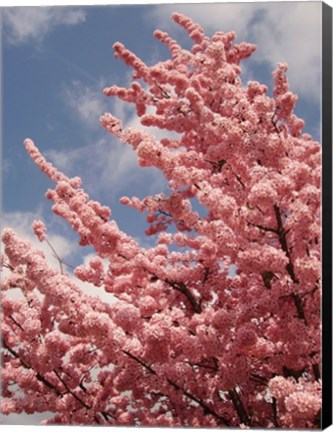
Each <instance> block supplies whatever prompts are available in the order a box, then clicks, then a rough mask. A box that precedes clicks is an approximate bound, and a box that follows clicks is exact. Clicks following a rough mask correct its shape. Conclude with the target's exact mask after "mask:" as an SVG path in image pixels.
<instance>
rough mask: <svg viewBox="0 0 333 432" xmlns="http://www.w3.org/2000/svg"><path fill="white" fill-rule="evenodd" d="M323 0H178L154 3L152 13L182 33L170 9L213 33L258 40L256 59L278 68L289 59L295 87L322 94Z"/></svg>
mask: <svg viewBox="0 0 333 432" xmlns="http://www.w3.org/2000/svg"><path fill="white" fill-rule="evenodd" d="M321 7H322V6H321V3H320V2H286V3H284V2H272V3H271V2H262V3H253V2H250V3H218V4H217V3H214V4H213V3H211V4H191V5H188V4H182V5H181V4H174V5H163V6H160V5H158V6H155V7H154V8H152V10H151V13H150V14H149V16H148V18H149V19H152V18H153V19H155V21H156V26H157V27H159V28H161V29H162V30H168V31H171V33H172V35H175V34H177V35H178V36H179V35H180V34H181V33H180V31H179V30H176V27H175V25H174V24H170V22H171V19H170V16H171V13H172V12H175V11H177V12H181V13H184V14H185V15H187V16H189V17H191V18H192V19H193V20H194V21H196V22H198V23H199V24H200V25H202V27H203V28H204V29H205V31H206V32H207V34H208V35H210V34H212V33H214V32H215V31H224V32H227V31H231V30H234V31H236V33H237V36H238V37H237V41H236V42H242V41H247V42H251V43H255V44H256V45H257V51H256V52H255V53H254V54H253V59H254V60H255V61H259V62H262V61H264V62H267V63H268V65H269V67H270V68H271V69H272V70H273V69H275V67H276V64H277V63H278V62H287V63H288V64H289V72H288V77H289V79H290V82H291V86H292V90H293V91H294V92H296V93H298V94H299V95H301V96H302V97H306V98H309V99H312V98H315V99H316V100H317V101H318V100H319V97H320V94H321V90H320V75H321Z"/></svg>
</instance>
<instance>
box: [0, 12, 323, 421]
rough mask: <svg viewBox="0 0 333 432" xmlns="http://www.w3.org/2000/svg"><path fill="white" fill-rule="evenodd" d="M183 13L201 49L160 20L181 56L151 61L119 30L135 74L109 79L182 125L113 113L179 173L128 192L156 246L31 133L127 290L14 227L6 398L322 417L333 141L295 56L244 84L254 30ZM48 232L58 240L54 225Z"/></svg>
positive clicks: (57, 406) (144, 106) (142, 411)
mask: <svg viewBox="0 0 333 432" xmlns="http://www.w3.org/2000/svg"><path fill="white" fill-rule="evenodd" d="M173 19H174V21H175V22H177V23H178V24H179V25H181V26H182V27H184V28H185V29H186V30H187V31H188V34H189V36H190V38H191V39H192V40H193V47H192V50H191V51H188V50H184V49H182V48H181V47H180V46H179V45H178V44H177V42H176V41H174V40H173V39H172V38H171V37H170V36H169V35H168V34H167V33H164V32H162V31H159V30H158V31H156V33H155V36H156V38H157V39H158V40H159V41H161V42H162V43H164V44H165V45H166V46H167V47H168V48H169V50H170V53H171V58H170V59H169V60H167V61H164V62H160V63H157V64H156V65H154V66H147V65H146V64H145V63H144V62H143V61H142V60H140V59H139V58H137V57H136V56H135V55H134V54H133V53H131V52H130V51H129V50H127V49H126V48H125V47H124V46H123V45H122V44H120V43H116V44H115V45H114V49H115V53H116V57H118V58H121V59H122V60H123V61H124V62H125V63H126V64H127V65H128V66H130V67H132V68H133V69H134V76H133V78H134V81H133V83H132V85H131V87H130V88H120V87H118V86H112V87H109V88H106V89H105V90H104V92H105V95H107V96H116V97H119V98H121V99H122V100H124V101H126V102H129V103H133V104H135V106H136V109H137V114H138V116H139V117H140V120H141V123H142V125H145V126H157V127H159V128H161V129H163V130H165V131H174V132H177V133H178V138H174V136H173V138H168V136H170V135H168V133H166V135H165V138H164V139H160V140H157V139H156V138H155V137H154V136H153V135H150V134H148V133H147V132H144V131H143V130H134V129H131V128H126V127H124V126H123V124H122V122H121V120H119V119H118V118H116V117H114V116H113V115H111V114H104V115H103V116H102V117H101V123H102V125H103V126H104V127H105V129H106V130H107V131H108V132H110V133H111V134H113V135H115V136H116V137H118V138H119V139H120V140H121V141H123V142H124V143H126V144H129V145H131V146H132V147H133V149H134V151H135V152H136V153H137V156H138V162H139V164H140V165H141V166H143V167H145V166H154V167H156V168H158V169H159V170H160V171H161V172H162V173H163V174H164V176H165V178H166V179H167V180H168V185H169V193H161V194H159V195H156V196H147V197H144V198H138V197H131V198H130V197H123V198H122V199H121V202H122V203H123V204H124V205H128V206H131V207H133V208H134V209H136V210H138V211H139V212H141V213H146V217H147V223H148V228H147V234H148V235H156V246H155V247H153V248H151V249H144V248H142V247H140V246H139V245H138V244H137V242H135V241H134V240H133V239H132V238H131V237H130V236H128V235H126V234H125V233H123V232H122V231H121V230H120V229H119V228H118V226H117V224H116V222H115V221H113V220H110V216H111V211H110V210H109V208H107V207H105V206H103V205H101V204H100V203H98V202H96V201H92V200H90V198H89V196H88V195H87V194H86V192H85V191H84V190H83V189H82V188H81V181H80V179H79V178H78V177H76V178H73V179H70V178H68V177H66V176H65V175H64V174H63V173H61V172H59V171H58V170H57V169H56V168H55V167H53V166H52V165H51V164H50V163H48V162H47V161H46V160H45V159H44V157H43V156H42V155H41V154H40V152H39V150H38V149H37V147H36V146H35V145H34V143H33V142H32V141H31V140H26V141H25V146H26V149H27V151H28V153H29V154H30V156H31V157H32V159H33V160H34V161H35V163H36V164H37V165H38V167H39V168H40V169H41V170H42V171H43V172H45V174H46V175H48V176H49V177H50V178H51V179H52V180H53V181H54V182H55V183H56V186H55V188H54V189H53V190H49V191H48V192H47V194H46V196H47V198H49V199H50V200H52V201H53V211H54V212H55V213H56V214H58V215H59V216H61V217H62V218H64V219H65V220H66V221H67V222H68V223H69V224H70V225H71V227H72V228H73V230H74V231H76V232H77V233H78V236H79V243H80V245H81V246H85V245H90V246H92V247H93V248H94V250H95V252H96V256H95V257H93V258H92V259H91V260H90V262H89V263H88V264H87V265H86V266H79V267H77V268H76V269H75V270H74V275H75V276H76V277H77V278H78V279H80V280H82V281H85V282H89V283H90V284H91V285H92V286H95V287H98V288H96V289H100V290H101V289H104V290H105V291H107V292H109V293H112V294H113V296H114V298H115V301H114V302H111V303H110V304H106V303H104V302H103V301H101V300H100V299H99V298H97V297H91V296H87V295H84V294H83V293H82V292H81V290H80V289H79V287H78V285H77V284H75V282H73V275H70V274H69V273H66V272H64V271H63V270H62V269H61V270H59V269H53V268H51V267H50V266H49V265H48V263H47V262H46V259H45V256H44V254H43V253H42V252H40V251H38V250H34V249H33V248H32V247H31V245H30V244H29V243H28V242H27V241H25V240H21V239H19V238H18V237H17V236H16V234H15V233H14V232H13V231H12V230H9V229H5V231H4V232H3V237H2V240H3V244H4V254H3V257H2V264H3V268H4V272H5V273H4V275H5V277H4V278H3V280H2V292H1V299H2V337H3V344H2V355H3V357H2V365H3V368H2V370H1V380H2V398H1V411H2V413H4V414H10V413H20V412H26V413H34V412H44V411H51V412H53V413H54V416H53V417H52V418H50V419H49V420H48V421H46V423H47V424H51V423H63V424H100V425H147V426H192V427H227V426H230V427H238V426H241V427H243V428H244V427H245V428H248V427H260V428H276V427H281V428H296V429H301V428H316V427H318V425H319V418H320V409H321V366H320V359H321V327H320V326H321V323H320V298H321V297H320V296H321V281H320V278H321V255H320V240H321V228H320V223H321V221H320V186H321V148H320V145H319V143H317V142H314V141H313V140H312V138H311V136H310V135H308V134H303V133H302V129H303V126H304V122H303V121H302V120H301V119H299V118H297V116H296V115H295V114H294V112H293V110H294V107H295V104H296V100H297V97H296V96H295V95H294V94H293V93H292V92H291V91H290V90H289V86H288V81H287V78H286V70H287V66H286V65H284V64H281V65H279V66H278V68H277V70H276V71H275V72H274V82H275V87H274V90H273V97H270V96H269V95H268V94H267V87H266V86H265V85H261V84H259V83H258V82H254V81H252V82H249V83H248V84H247V85H244V84H243V83H242V82H241V79H240V73H241V68H240V66H239V64H240V62H241V61H242V60H243V59H245V58H247V57H249V56H250V55H251V54H252V53H253V51H254V50H255V47H254V46H253V45H252V44H247V43H241V44H234V39H235V37H236V35H235V33H233V32H231V33H222V32H218V33H216V34H214V35H213V36H212V37H211V38H209V37H207V36H206V35H205V34H204V31H203V29H202V28H201V27H200V26H199V25H198V24H195V23H193V22H192V21H191V20H190V19H189V18H187V17H185V16H183V15H180V14H174V15H173ZM199 207H200V208H201V209H205V211H204V212H203V211H200V210H198V208H199ZM203 213H204V214H203ZM172 227H174V228H175V229H172ZM33 229H34V232H35V234H36V235H37V236H38V238H39V239H40V240H41V241H43V240H44V239H45V230H46V228H45V227H44V225H43V224H42V223H41V222H39V221H36V222H35V223H34V225H33ZM18 289H19V290H20V293H21V295H20V296H17V295H16V296H13V295H10V293H11V290H16V291H17V290H18Z"/></svg>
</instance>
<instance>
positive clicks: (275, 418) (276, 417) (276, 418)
mask: <svg viewBox="0 0 333 432" xmlns="http://www.w3.org/2000/svg"><path fill="white" fill-rule="evenodd" d="M272 409H273V421H274V426H275V427H276V428H278V427H279V422H278V408H277V400H276V399H275V397H273V399H272Z"/></svg>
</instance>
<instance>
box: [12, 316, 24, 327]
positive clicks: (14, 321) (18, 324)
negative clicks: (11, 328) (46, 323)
mask: <svg viewBox="0 0 333 432" xmlns="http://www.w3.org/2000/svg"><path fill="white" fill-rule="evenodd" d="M9 318H10V319H11V320H12V321H13V323H14V324H15V325H16V326H17V327H18V328H19V329H20V330H21V331H24V329H23V327H22V326H21V324H20V323H18V322H17V321H16V319H15V318H14V317H13V316H12V315H9Z"/></svg>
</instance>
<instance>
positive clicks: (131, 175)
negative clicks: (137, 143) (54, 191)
mask: <svg viewBox="0 0 333 432" xmlns="http://www.w3.org/2000/svg"><path fill="white" fill-rule="evenodd" d="M45 156H46V157H47V158H49V159H50V160H51V161H52V163H53V164H54V165H55V166H56V167H57V168H58V169H60V170H61V171H64V172H65V173H66V174H67V175H70V176H74V175H78V176H80V177H82V178H83V181H84V184H83V187H84V188H86V189H87V191H88V192H89V193H90V194H94V195H96V194H99V193H103V192H104V193H108V195H109V196H110V195H112V196H114V195H115V194H117V193H119V192H122V193H124V191H125V190H126V189H127V188H129V187H131V186H133V185H134V184H136V183H140V182H144V183H145V184H147V185H148V189H154V191H155V192H156V188H158V187H159V186H161V187H162V179H161V176H160V175H159V174H158V172H157V171H156V170H152V169H143V168H141V167H139V165H138V163H137V157H136V154H135V152H134V150H133V149H132V148H131V147H130V146H128V145H124V144H122V143H120V142H119V141H117V140H115V139H113V138H111V137H110V136H108V135H106V136H105V137H104V138H100V139H98V140H97V141H96V142H93V143H91V144H88V145H86V146H83V147H79V148H77V149H72V150H69V149H64V150H56V149H52V150H48V151H46V152H45Z"/></svg>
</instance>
